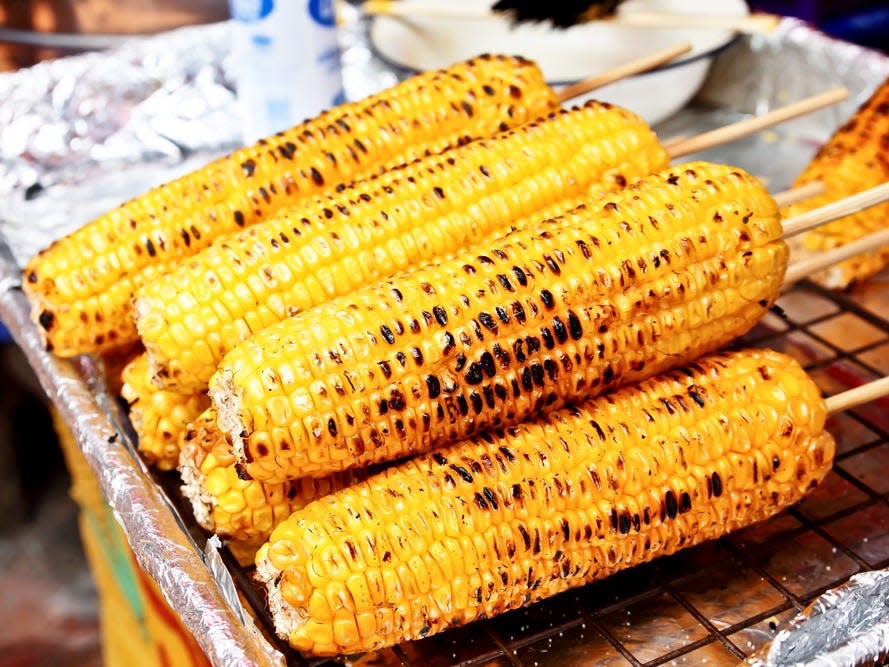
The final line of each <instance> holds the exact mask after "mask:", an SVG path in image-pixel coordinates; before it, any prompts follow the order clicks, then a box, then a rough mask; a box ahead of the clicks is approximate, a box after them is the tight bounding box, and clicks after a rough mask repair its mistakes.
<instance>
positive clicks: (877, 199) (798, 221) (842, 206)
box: [783, 181, 889, 239]
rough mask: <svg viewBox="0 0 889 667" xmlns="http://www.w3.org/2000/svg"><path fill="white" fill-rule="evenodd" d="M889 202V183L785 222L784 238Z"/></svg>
mask: <svg viewBox="0 0 889 667" xmlns="http://www.w3.org/2000/svg"><path fill="white" fill-rule="evenodd" d="M887 200H889V181H887V182H885V183H883V184H882V185H878V186H876V187H873V188H870V189H869V190H865V191H864V192H859V193H858V194H854V195H851V196H849V197H844V198H843V199H840V200H839V201H835V202H833V203H831V204H826V205H824V206H819V207H818V208H815V209H812V210H811V211H806V212H805V213H800V214H799V215H795V216H793V217H792V218H787V220H785V221H784V223H783V227H784V238H785V239H786V238H789V237H791V236H795V235H797V234H801V233H802V232H805V231H808V230H809V229H812V228H813V227H818V226H819V225H823V224H825V223H827V222H830V221H832V220H837V219H839V218H843V217H845V216H847V215H852V214H853V213H858V212H859V211H863V210H864V209H866V208H870V207H871V206H876V205H877V204H882V203H883V202H885V201H887Z"/></svg>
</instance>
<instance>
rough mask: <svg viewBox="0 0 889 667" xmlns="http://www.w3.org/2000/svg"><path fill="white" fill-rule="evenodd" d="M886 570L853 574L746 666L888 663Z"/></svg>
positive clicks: (826, 666) (888, 577)
mask: <svg viewBox="0 0 889 667" xmlns="http://www.w3.org/2000/svg"><path fill="white" fill-rule="evenodd" d="M887 591H889V571H887V570H880V571H877V572H864V573H861V574H856V575H855V576H854V577H852V578H851V579H850V580H849V582H848V583H846V584H844V585H843V586H839V587H838V588H835V589H833V590H830V591H828V592H827V593H825V594H824V595H822V596H821V597H819V598H818V599H817V600H815V602H813V603H812V604H811V605H809V606H808V607H806V609H805V610H804V611H803V612H802V613H800V614H799V616H797V617H796V618H794V619H793V620H792V621H791V622H790V623H789V625H788V627H787V628H785V629H784V630H782V631H781V632H779V633H778V635H777V636H776V637H775V639H774V640H773V641H772V643H771V645H770V646H768V647H766V649H765V650H762V651H759V652H757V653H755V654H754V655H752V656H750V657H749V658H748V659H747V661H746V662H745V663H744V664H745V665H749V666H750V667H785V666H786V667H790V666H791V665H812V666H813V667H815V666H817V667H834V666H839V665H867V664H870V665H876V664H883V663H882V661H883V660H886V659H889V595H887Z"/></svg>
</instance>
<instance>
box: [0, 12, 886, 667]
mask: <svg viewBox="0 0 889 667" xmlns="http://www.w3.org/2000/svg"><path fill="white" fill-rule="evenodd" d="M213 31H216V33H218V32H219V31H218V29H217V28H214V29H212V30H211V31H210V32H213ZM216 33H214V34H213V39H218V38H219V37H218V35H216ZM194 34H201V33H192V35H194ZM207 34H210V33H209V32H208V33H207ZM347 46H348V47H349V49H351V50H347V52H346V55H347V56H348V58H347V60H346V64H347V66H349V67H351V70H349V71H350V72H351V75H350V76H351V77H352V79H354V80H357V79H361V77H362V74H361V73H362V71H370V69H369V68H373V67H375V66H376V65H374V63H373V61H372V60H371V59H370V56H368V57H367V58H362V57H361V53H362V52H361V50H360V48H361V47H360V42H352V43H351V44H350V45H347ZM356 49H357V50H356ZM210 51H212V49H208V52H210ZM365 55H367V54H365ZM109 57H113V55H112V56H109ZM350 59H351V60H350ZM887 74H889V60H887V59H884V58H881V57H880V56H878V55H877V54H873V53H872V52H866V51H864V50H861V49H857V47H851V45H847V44H843V43H841V42H836V41H834V40H829V39H827V38H825V37H824V36H822V35H820V34H818V33H815V32H814V31H812V30H809V29H808V28H806V27H805V26H803V25H801V24H798V23H795V22H786V24H785V25H782V28H781V29H780V30H779V33H778V34H777V35H776V36H774V37H773V38H770V39H769V40H762V39H760V38H757V39H753V40H740V41H739V42H738V43H736V44H735V45H734V46H733V47H732V48H731V49H729V50H728V51H727V52H725V53H723V54H722V55H721V56H720V57H719V59H718V61H717V63H716V65H715V67H714V69H713V71H712V73H711V77H710V79H709V81H708V83H707V84H706V85H705V88H704V89H703V91H702V92H701V94H700V95H699V97H698V99H697V101H696V103H695V104H694V105H693V106H692V107H690V108H688V109H686V110H684V111H683V112H681V113H680V114H679V115H678V116H676V117H674V118H673V119H671V120H670V121H668V122H667V123H665V124H663V125H662V126H661V127H659V128H657V130H658V132H659V134H660V135H661V136H670V135H673V134H688V133H693V132H696V131H700V130H702V129H707V128H709V127H713V126H716V125H719V124H722V123H724V122H726V121H727V120H732V119H735V118H738V117H740V116H743V115H745V114H749V113H751V112H754V111H760V110H762V108H763V107H768V106H771V105H775V104H778V103H781V102H784V101H786V100H787V99H788V98H790V99H794V98H797V97H801V96H803V95H806V94H811V93H814V92H818V91H819V90H823V89H825V88H827V87H830V86H833V85H837V84H845V85H847V86H848V87H849V88H850V91H851V92H852V99H851V100H850V101H849V102H848V103H847V104H846V105H844V106H842V107H840V108H838V109H832V110H828V111H824V112H820V113H818V114H814V115H812V116H810V117H807V118H806V119H802V120H800V121H796V122H793V123H787V124H785V125H783V126H781V127H780V128H776V129H775V130H771V131H769V132H766V133H763V134H761V135H758V136H756V137H752V138H750V139H747V140H744V141H742V142H738V143H736V144H733V145H731V146H727V147H723V148H721V149H716V150H714V151H711V152H710V153H708V154H706V155H705V156H703V157H707V158H709V159H715V160H720V161H723V162H732V163H735V164H739V165H741V166H743V167H745V168H747V169H748V170H751V171H753V172H754V173H757V174H759V175H761V176H763V177H764V178H765V179H766V180H767V181H768V182H769V184H770V186H771V187H773V189H779V188H781V187H784V186H785V185H786V184H787V183H788V182H789V181H790V180H791V178H792V176H793V175H794V174H795V173H796V171H798V170H799V168H801V166H802V165H803V164H804V163H805V162H806V160H808V159H809V157H810V156H811V154H812V152H813V151H814V150H815V147H816V146H817V145H818V143H819V142H820V141H822V140H824V139H825V138H826V137H827V136H829V134H830V132H831V131H832V130H833V129H834V128H835V127H836V126H837V125H838V124H839V123H840V122H841V121H842V120H843V119H844V118H845V117H846V116H848V115H849V114H851V113H852V111H853V110H854V108H855V106H856V105H857V104H858V103H860V102H861V101H863V99H864V98H866V97H867V95H869V93H870V91H871V90H872V89H873V88H874V87H875V86H876V85H877V84H878V83H879V82H880V81H881V80H882V78H884V77H885V76H886V75H887ZM347 79H348V77H347ZM362 80H364V81H367V80H369V79H362ZM205 148H206V147H205ZM693 157H698V156H693ZM177 168H180V169H181V166H180V167H177ZM170 171H171V172H172V168H171V169H170ZM75 185H76V184H75ZM127 187H130V188H132V187H134V184H133V183H132V182H130V183H129V184H128V186H127ZM61 192H62V195H61V196H68V197H70V196H71V192H76V190H71V189H69V190H67V191H66V190H62V191H61ZM65 193H67V195H66V194H65ZM128 194H129V193H128ZM52 196H59V195H52ZM49 201H50V202H51V201H52V199H51V197H50V199H49ZM41 206H43V207H44V208H42V209H41V208H40V207H39V206H38V207H37V208H34V209H32V210H34V211H41V210H44V211H45V210H46V208H45V207H46V203H45V201H44V203H43V204H41ZM10 210H11V211H12V214H13V215H14V214H15V213H16V212H19V213H21V211H28V210H29V207H28V204H27V202H26V198H25V199H22V200H21V201H17V202H16V203H15V204H14V206H13V207H12V208H11V209H10ZM5 215H7V216H9V215H10V213H9V212H7V214H5ZM35 219H38V220H42V218H41V216H40V215H37V216H36V218H35ZM28 227H29V226H28V225H23V224H21V220H18V221H17V220H15V219H6V220H0V240H2V238H3V236H2V235H5V242H4V243H2V244H0V250H2V251H3V252H2V253H0V319H2V320H3V321H4V322H5V324H6V325H7V327H8V328H9V329H10V331H11V332H12V334H13V336H14V337H15V339H16V341H17V342H18V343H19V344H20V345H21V346H22V348H23V349H24V351H25V353H26V355H27V357H28V359H29V362H30V363H31V365H32V366H33V368H34V369H35V371H36V372H37V375H38V377H39V379H40V381H41V383H42V384H43V386H44V388H45V390H46V391H47V394H48V395H49V396H50V398H51V399H52V400H54V401H55V402H56V404H57V406H58V408H59V411H60V413H61V414H62V415H63V417H64V418H65V420H66V421H67V423H68V424H69V425H70V426H71V428H72V431H73V432H74V434H75V436H76V437H77V439H78V441H79V442H80V443H81V445H82V447H83V449H84V452H85V453H86V455H87V458H88V460H89V461H90V464H91V465H92V467H93V469H94V470H95V472H96V474H97V477H98V478H99V481H100V483H101V485H102V487H103V489H104V490H105V493H106V495H107V497H108V500H109V503H110V504H111V506H112V508H113V509H114V510H115V513H116V516H117V517H118V520H119V521H120V523H121V525H122V526H123V528H124V530H125V532H126V534H127V536H128V538H129V540H130V544H131V546H132V547H133V550H134V552H135V553H136V556H137V558H138V560H139V562H140V564H141V565H142V567H143V568H144V569H145V570H146V571H147V572H148V573H149V574H150V575H151V576H152V577H153V578H154V579H155V580H157V581H158V583H159V585H160V588H161V590H162V591H163V592H164V595H165V596H166V598H167V600H168V601H169V602H170V604H171V605H172V607H173V608H174V609H175V610H176V611H177V612H178V613H179V614H180V616H181V617H182V619H183V621H184V623H185V625H186V626H187V627H188V628H189V629H190V630H191V631H192V632H193V633H194V635H195V637H196V638H197V640H198V641H199V643H200V644H201V646H202V647H203V649H204V650H205V651H206V653H207V655H208V656H209V657H210V659H211V661H212V662H213V663H214V664H216V665H272V664H283V663H289V664H297V665H300V664H308V663H307V662H306V661H305V660H304V659H303V658H302V657H301V656H299V655H297V654H296V653H294V652H293V651H290V650H289V649H287V647H286V646H285V645H284V644H283V643H282V642H280V641H278V640H276V639H275V638H274V637H273V633H272V632H271V631H270V627H271V626H270V624H269V623H268V619H267V614H266V612H265V610H264V603H263V599H262V594H261V592H260V591H258V590H257V589H256V588H255V587H254V586H253V584H252V582H251V580H250V577H249V572H244V571H242V570H239V569H238V568H236V567H234V566H233V565H232V563H233V560H232V559H231V558H230V556H229V555H228V554H227V552H226V550H225V549H221V550H217V549H216V548H215V546H214V544H215V542H214V541H209V542H208V540H207V537H208V536H207V535H205V534H204V533H203V531H201V530H200V528H198V527H197V526H196V525H195V523H194V521H193V519H192V518H191V515H190V512H189V510H188V508H187V506H186V505H185V504H184V503H183V502H182V500H181V498H180V497H179V494H178V491H177V488H176V482H175V477H174V476H172V475H159V474H156V473H154V472H153V471H149V470H148V469H147V468H146V467H145V466H144V465H143V464H142V462H141V461H140V460H139V459H138V457H137V456H136V455H135V453H134V449H133V442H132V435H131V429H130V427H129V424H128V423H127V421H126V417H125V416H124V415H123V413H122V411H121V410H120V406H119V405H118V403H117V401H116V399H115V398H114V397H112V396H110V395H109V394H108V393H107V391H106V390H105V388H104V386H103V383H102V380H101V377H102V374H101V368H100V366H99V364H98V362H97V361H96V360H94V359H90V358H81V359H76V360H62V359H58V358H56V357H54V356H52V355H51V354H48V353H46V352H45V351H44V350H43V349H42V347H41V344H40V341H39V337H38V335H37V332H36V330H35V328H34V326H33V325H32V324H31V322H30V321H29V318H28V305H27V302H26V300H25V297H24V295H23V294H22V292H21V291H20V289H19V284H20V283H19V280H20V278H19V264H20V262H21V258H22V256H23V253H22V248H24V247H28V246H29V244H30V245H33V242H34V240H33V238H32V236H33V230H34V226H33V225H30V230H28ZM37 228H38V229H39V226H38V227H37ZM53 229H54V231H52V232H51V233H49V234H48V236H47V238H45V239H44V240H45V241H48V240H49V239H50V238H52V235H53V234H57V233H58V230H57V229H55V228H53ZM26 237H27V238H26ZM10 248H12V249H13V250H14V251H16V252H15V253H13V252H9V250H10ZM887 318H889V276H886V275H885V274H884V275H883V276H880V277H877V278H876V279H874V280H872V281H870V282H869V283H868V284H866V285H863V286H861V287H859V288H857V289H855V290H854V291H852V292H849V293H845V294H832V293H828V292H825V291H823V290H821V289H820V288H818V287H815V286H813V285H810V284H807V283H802V284H800V285H798V286H797V287H795V288H794V289H793V291H791V292H790V293H788V294H787V295H785V296H783V297H782V298H781V299H780V301H779V308H777V309H776V310H775V311H774V312H772V313H770V314H769V315H767V317H766V318H765V319H764V320H763V321H762V322H761V323H760V325H758V326H757V327H756V329H755V330H754V331H752V332H751V333H750V334H749V335H748V336H746V337H745V338H744V340H743V341H742V343H743V344H754V345H763V346H770V347H773V348H776V349H779V350H783V351H785V352H787V353H789V354H791V355H792V356H795V357H796V358H798V359H799V360H800V361H801V362H803V364H804V365H805V366H806V367H807V368H808V369H810V371H811V372H812V374H813V376H814V377H815V379H816V380H817V381H818V383H819V385H820V386H821V387H822V388H823V389H824V391H825V393H826V394H828V395H829V394H833V393H836V392H839V391H842V390H844V389H846V388H849V387H851V386H854V385H856V384H859V383H861V382H864V381H867V380H869V379H872V378H875V377H877V376H880V375H885V374H887V373H889V319H887ZM829 429H830V430H831V432H832V433H834V435H835V436H836V438H837V441H838V455H837V461H836V466H835V468H834V471H833V472H831V473H830V475H829V476H828V478H827V479H826V481H825V482H824V484H822V485H821V486H820V487H819V488H818V489H816V490H815V491H814V493H813V494H812V495H811V496H809V497H808V498H807V499H806V500H805V501H803V502H802V503H800V504H799V505H797V506H796V507H794V508H791V509H790V510H788V511H786V512H784V513H782V514H780V515H778V516H776V517H775V518H773V519H771V520H769V521H767V522H765V523H762V524H758V525H756V526H753V527H751V528H748V529H746V530H742V531H740V532H737V533H735V534H733V535H731V536H729V537H727V538H724V539H721V540H718V541H716V542H713V543H709V544H705V545H702V546H699V547H696V548H693V549H691V550H689V551H686V552H683V553H680V554H677V555H675V556H671V557H668V558H664V559H661V560H658V561H656V562H654V563H650V564H647V565H643V566H640V567H636V568H633V569H631V570H628V571H625V572H623V573H621V574H618V575H617V576H614V577H611V578H610V579H608V580H605V581H602V582H599V583H596V584H593V585H590V586H587V587H584V588H582V589H578V590H576V591H571V592H568V593H565V594H562V595H560V596H558V597H556V598H553V599H550V600H547V601H544V602H541V603H539V604H536V605H533V606H531V607H528V608H525V609H521V610H517V611H514V612H510V613H508V614H505V615H503V616H501V617H498V618H495V619H491V620H488V621H484V622H477V623H473V624H471V625H469V626H467V627H465V628H462V629H457V630H453V631H449V632H446V633H443V634H441V635H438V636H435V637H430V638H428V639H425V640H422V641H419V642H412V643H407V644H404V645H401V646H398V647H395V648H393V649H389V650H384V651H381V652H378V653H375V654H372V655H366V656H361V657H359V658H355V659H353V660H351V661H350V662H351V663H352V664H360V665H403V666H406V665H409V666H415V667H420V666H424V667H436V666H439V665H441V666H447V665H456V664H472V665H489V666H494V665H498V666H499V665H512V666H517V665H522V666H527V667H532V666H533V667H537V666H543V665H548V664H559V665H560V666H564V667H571V666H574V665H625V664H631V665H660V664H666V663H671V664H672V663H673V662H676V663H680V662H681V663H688V664H701V663H703V662H705V661H706V662H707V663H710V664H717V665H722V664H736V663H738V662H739V661H741V660H743V659H744V658H745V657H746V656H749V655H750V654H751V653H753V652H754V651H756V650H757V649H759V648H760V647H762V646H764V645H766V644H768V643H769V642H770V641H771V640H772V638H773V637H774V636H775V634H776V632H777V631H778V630H779V629H780V628H782V627H785V626H786V625H787V623H788V621H789V620H790V619H792V618H793V617H795V616H797V614H798V612H800V611H801V610H802V609H803V608H804V607H805V605H807V603H809V602H810V601H811V600H813V599H815V598H817V597H818V596H819V595H821V594H823V593H824V592H825V591H827V590H828V589H830V588H832V587H834V586H837V585H839V584H843V583H844V582H846V581H848V580H849V578H850V577H851V576H852V575H855V574H856V573H863V572H868V571H872V570H877V569H880V568H885V567H887V566H889V501H887V494H889V402H887V401H886V400H883V401H877V402H875V403H873V404H870V405H867V406H863V407H861V408H858V409H855V410H852V411H849V412H847V413H844V414H842V415H838V416H836V417H833V418H831V420H830V423H829ZM245 608H246V609H248V610H252V611H250V612H247V613H244V609H245ZM837 630H838V634H839V635H840V638H841V640H842V639H846V640H851V641H852V642H853V644H854V640H855V632H857V629H853V628H851V627H850V628H844V627H842V624H840V627H839V628H837ZM816 639H817V638H812V637H810V638H809V641H810V643H812V644H813V645H814V644H816V643H817V642H816ZM840 643H842V641H841V642H840ZM853 648H854V650H852V651H850V652H849V653H848V655H847V656H846V661H845V662H837V663H831V664H855V661H856V660H857V658H856V657H855V656H866V657H868V658H869V659H870V660H872V661H873V660H874V659H876V658H875V657H874V656H875V655H877V654H878V652H879V651H880V650H882V648H883V646H882V645H879V644H865V645H863V646H858V647H853ZM850 656H851V657H850ZM314 664H320V663H314Z"/></svg>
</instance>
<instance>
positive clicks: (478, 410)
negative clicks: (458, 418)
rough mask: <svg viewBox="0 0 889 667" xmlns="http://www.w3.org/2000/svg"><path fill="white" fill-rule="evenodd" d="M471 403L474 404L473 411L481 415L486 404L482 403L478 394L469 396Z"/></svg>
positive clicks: (473, 393)
mask: <svg viewBox="0 0 889 667" xmlns="http://www.w3.org/2000/svg"><path fill="white" fill-rule="evenodd" d="M469 402H470V403H472V409H473V410H475V414H477V415H478V414H481V412H482V409H483V408H484V404H483V403H482V397H481V396H479V395H478V393H477V392H472V393H471V394H469Z"/></svg>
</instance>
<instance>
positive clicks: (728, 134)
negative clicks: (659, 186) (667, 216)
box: [666, 88, 849, 158]
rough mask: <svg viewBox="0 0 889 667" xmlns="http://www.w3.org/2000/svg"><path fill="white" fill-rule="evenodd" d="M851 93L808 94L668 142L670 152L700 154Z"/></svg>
mask: <svg viewBox="0 0 889 667" xmlns="http://www.w3.org/2000/svg"><path fill="white" fill-rule="evenodd" d="M848 96H849V91H848V90H846V89H845V88H834V89H833V90H828V91H825V92H823V93H820V94H819V95H813V96H812V97H807V98H805V99H802V100H800V101H799V102H794V103H793V104H788V105H787V106H784V107H780V108H778V109H774V110H772V111H769V112H768V113H764V114H762V115H761V116H754V117H753V118H746V119H744V120H742V121H739V122H737V123H732V124H731V125H726V126H725V127H720V128H717V129H715V130H711V131H710V132H704V133H703V134H699V135H697V136H694V137H689V138H688V139H682V140H679V141H674V142H668V144H670V145H668V146H666V147H667V151H668V152H669V153H670V157H673V158H676V157H680V156H682V155H688V154H689V153H697V152H698V151H703V150H707V149H708V148H713V147H714V146H718V145H720V144H724V143H727V142H729V141H734V140H735V139H740V138H741V137H746V136H747V135H749V134H753V133H754V132H759V131H760V130H764V129H765V128H767V127H771V126H773V125H777V124H778V123H783V122H784V121H787V120H790V119H791V118H796V117H797V116H802V115H805V114H807V113H812V112H813V111H817V110H818V109H823V108H824V107H828V106H830V105H832V104H836V103H837V102H841V101H843V100H844V99H846V98H847V97H848Z"/></svg>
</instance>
